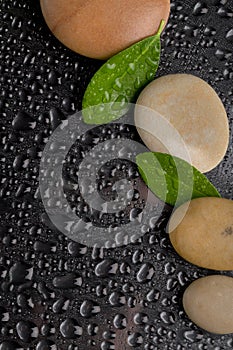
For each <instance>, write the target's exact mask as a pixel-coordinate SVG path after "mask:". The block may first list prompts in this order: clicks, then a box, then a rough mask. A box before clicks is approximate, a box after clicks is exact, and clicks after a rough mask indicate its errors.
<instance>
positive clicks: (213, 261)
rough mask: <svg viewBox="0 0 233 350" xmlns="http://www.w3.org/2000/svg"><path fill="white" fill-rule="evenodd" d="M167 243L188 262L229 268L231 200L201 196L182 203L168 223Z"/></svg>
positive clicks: (232, 219) (231, 260)
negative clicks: (168, 241)
mask: <svg viewBox="0 0 233 350" xmlns="http://www.w3.org/2000/svg"><path fill="white" fill-rule="evenodd" d="M168 232H169V236H170V240H171V243H172V245H173V247H174V249H175V250H176V252H177V253H178V254H179V255H180V256H181V257H182V258H183V259H185V260H187V261H189V262H190V263H192V264H194V265H197V266H200V267H203V268H207V269H212V270H233V201H231V200H229V199H224V198H217V197H203V198H197V199H193V200H191V201H190V203H184V204H183V205H182V206H180V207H178V208H177V209H176V210H175V212H174V213H173V214H172V216H171V218H170V221H169V223H168Z"/></svg>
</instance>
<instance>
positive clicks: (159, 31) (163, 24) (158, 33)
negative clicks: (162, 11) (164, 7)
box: [156, 19, 165, 36]
mask: <svg viewBox="0 0 233 350" xmlns="http://www.w3.org/2000/svg"><path fill="white" fill-rule="evenodd" d="M164 27H165V20H164V19H162V20H161V22H160V25H159V29H158V31H157V33H156V35H158V36H160V35H161V34H162V31H163V29H164Z"/></svg>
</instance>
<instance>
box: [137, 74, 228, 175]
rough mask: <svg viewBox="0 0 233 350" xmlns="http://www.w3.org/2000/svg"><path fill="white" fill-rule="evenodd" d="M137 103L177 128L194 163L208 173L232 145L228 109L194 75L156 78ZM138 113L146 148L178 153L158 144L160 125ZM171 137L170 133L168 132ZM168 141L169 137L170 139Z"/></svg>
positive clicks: (208, 87)
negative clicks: (229, 144) (229, 145)
mask: <svg viewBox="0 0 233 350" xmlns="http://www.w3.org/2000/svg"><path fill="white" fill-rule="evenodd" d="M137 104H139V105H143V106H146V107H149V108H151V109H152V110H155V111H156V112H158V113H159V114H160V115H162V116H163V117H164V118H166V119H167V120H168V121H169V123H170V124H171V125H172V126H173V127H174V128H175V129H177V131H178V132H179V133H180V135H181V137H182V138H183V140H184V143H185V145H186V146H187V149H188V152H189V154H190V158H191V163H192V165H194V166H195V167H196V168H197V169H198V170H199V171H201V172H207V171H209V170H211V169H213V168H214V167H216V166H217V164H218V163H219V162H220V161H221V160H222V158H223V157H224V155H225V153H226V150H227V147H228V142H229V125H228V118H227V114H226V111H225V108H224V106H223V104H222V102H221V100H220V98H219V97H218V95H217V94H216V92H215V91H214V90H213V89H212V87H211V86H210V85H208V84H207V83H206V82H205V81H203V80H202V79H200V78H198V77H196V76H193V75H190V74H171V75H167V76H163V77H161V78H158V79H155V80H154V81H153V82H151V83H150V84H149V85H148V86H147V87H146V88H145V89H144V90H143V91H142V92H141V94H140V95H139V98H138V100H137ZM154 124H155V125H153V121H151V119H150V118H147V117H145V115H143V113H141V112H140V109H139V110H138V112H137V108H136V110H135V125H136V126H138V125H140V126H141V125H143V126H144V127H145V129H147V130H148V127H149V130H150V134H149V133H148V132H147V131H143V130H142V129H141V128H138V132H139V134H140V136H141V138H142V140H143V142H144V143H145V144H146V146H147V147H148V148H149V149H150V150H151V151H154V152H156V151H157V152H164V153H171V154H173V155H175V156H179V155H178V154H177V149H176V147H177V145H176V143H175V142H174V145H173V149H172V150H169V152H168V151H167V147H166V146H167V145H166V144H164V143H163V144H161V143H160V142H158V139H157V138H156V137H158V136H159V135H158V134H157V126H156V122H155V123H154ZM168 135H169V133H168ZM168 142H170V140H169V136H168Z"/></svg>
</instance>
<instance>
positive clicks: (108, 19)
mask: <svg viewBox="0 0 233 350" xmlns="http://www.w3.org/2000/svg"><path fill="white" fill-rule="evenodd" d="M40 3H41V9H42V12H43V15H44V18H45V21H46V22H47V24H48V26H49V28H50V29H51V31H52V32H53V34H54V35H55V36H56V37H57V38H58V39H59V40H60V41H61V42H62V43H63V44H64V45H66V46H67V47H69V48H70V49H71V50H73V51H75V52H78V53H80V54H82V55H85V56H88V57H93V58H99V59H106V58H108V57H111V56H113V55H114V54H116V53H117V52H119V51H121V50H123V49H125V48H127V47H129V46H130V45H132V44H133V43H135V42H137V41H139V40H141V39H144V38H145V37H147V36H150V35H153V34H155V33H156V32H157V29H158V27H159V24H160V22H161V20H162V19H164V20H165V21H167V19H168V16H169V12H170V0H143V1H141V0H127V1H125V0H40Z"/></svg>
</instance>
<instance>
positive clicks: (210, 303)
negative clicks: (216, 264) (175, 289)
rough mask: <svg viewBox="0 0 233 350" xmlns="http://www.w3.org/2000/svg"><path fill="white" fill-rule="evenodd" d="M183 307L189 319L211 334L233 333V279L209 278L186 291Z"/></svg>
mask: <svg viewBox="0 0 233 350" xmlns="http://www.w3.org/2000/svg"><path fill="white" fill-rule="evenodd" d="M183 306H184V310H185V312H186V313H187V315H188V317H189V318H190V319H191V320H192V321H193V322H194V323H195V324H196V325H198V326H199V327H201V328H203V329H205V330H206V331H208V332H211V333H217V334H228V333H233V278H232V277H227V276H220V275H215V276H207V277H203V278H200V279H198V280H196V281H194V282H193V283H192V284H191V285H190V286H189V287H188V288H187V289H186V291H185V293H184V296H183Z"/></svg>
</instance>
